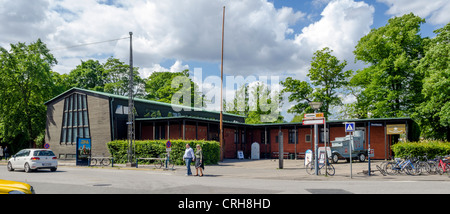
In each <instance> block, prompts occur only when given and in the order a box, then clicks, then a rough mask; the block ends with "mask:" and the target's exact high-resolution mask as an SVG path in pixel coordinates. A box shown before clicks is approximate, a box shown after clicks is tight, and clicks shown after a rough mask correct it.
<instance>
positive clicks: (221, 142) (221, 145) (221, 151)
mask: <svg viewBox="0 0 450 214" xmlns="http://www.w3.org/2000/svg"><path fill="white" fill-rule="evenodd" d="M224 31H225V6H223V17H222V60H221V64H220V136H219V141H220V161H223V155H224V154H223V146H224V143H223V43H224Z"/></svg>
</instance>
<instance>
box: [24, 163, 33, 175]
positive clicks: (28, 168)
mask: <svg viewBox="0 0 450 214" xmlns="http://www.w3.org/2000/svg"><path fill="white" fill-rule="evenodd" d="M23 168H24V169H25V172H26V173H28V172H31V168H30V164H28V163H25V166H24V167H23Z"/></svg>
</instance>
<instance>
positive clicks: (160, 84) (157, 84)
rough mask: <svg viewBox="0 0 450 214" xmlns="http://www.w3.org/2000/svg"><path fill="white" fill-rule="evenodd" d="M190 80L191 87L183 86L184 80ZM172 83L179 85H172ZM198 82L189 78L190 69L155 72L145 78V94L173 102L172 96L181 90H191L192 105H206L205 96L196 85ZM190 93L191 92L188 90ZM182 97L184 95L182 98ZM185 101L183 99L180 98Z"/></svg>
mask: <svg viewBox="0 0 450 214" xmlns="http://www.w3.org/2000/svg"><path fill="white" fill-rule="evenodd" d="M183 80H185V81H186V82H188V83H189V82H190V87H186V86H181V85H182V82H185V81H183ZM172 83H174V85H176V86H178V87H172ZM195 84H196V83H194V81H192V80H191V79H189V70H187V69H186V70H184V71H181V72H168V71H166V72H153V73H152V74H151V75H150V76H149V77H148V78H147V79H145V91H146V92H147V94H146V95H145V98H146V99H149V100H155V101H159V102H165V103H171V102H172V97H173V95H174V94H175V93H177V92H178V91H179V90H184V89H186V88H187V90H189V91H190V94H191V105H190V106H191V107H200V108H201V107H205V102H204V100H205V96H204V95H203V93H202V92H200V91H198V90H196V89H197V88H198V87H194V86H195ZM188 93H189V92H188ZM180 99H182V97H181V98H180ZM179 101H180V103H183V100H179Z"/></svg>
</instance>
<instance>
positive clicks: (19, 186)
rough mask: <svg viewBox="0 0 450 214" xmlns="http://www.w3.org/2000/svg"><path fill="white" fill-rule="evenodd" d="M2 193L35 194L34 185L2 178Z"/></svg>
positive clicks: (0, 182)
mask: <svg viewBox="0 0 450 214" xmlns="http://www.w3.org/2000/svg"><path fill="white" fill-rule="evenodd" d="M0 194H35V192H34V189H33V186H31V185H29V184H27V183H23V182H18V181H8V180H0Z"/></svg>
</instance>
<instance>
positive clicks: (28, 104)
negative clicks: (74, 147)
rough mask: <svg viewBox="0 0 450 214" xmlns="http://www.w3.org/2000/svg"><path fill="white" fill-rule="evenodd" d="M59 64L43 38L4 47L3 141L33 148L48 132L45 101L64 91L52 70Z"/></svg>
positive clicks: (0, 59)
mask: <svg viewBox="0 0 450 214" xmlns="http://www.w3.org/2000/svg"><path fill="white" fill-rule="evenodd" d="M56 63H57V61H56V59H55V58H54V57H53V55H52V54H51V53H50V51H49V50H48V49H47V47H46V45H45V44H44V43H43V42H42V41H41V40H40V39H38V40H37V41H36V42H34V43H31V44H29V45H26V44H25V43H20V42H19V43H18V44H11V49H10V50H9V51H8V50H6V49H5V48H3V47H0V88H1V90H0V140H1V141H2V142H3V143H8V144H12V146H11V147H10V148H11V149H12V150H18V149H21V148H24V147H30V146H31V144H32V142H33V140H34V139H36V138H37V137H38V136H39V135H41V134H42V133H43V132H44V129H45V123H46V117H45V115H46V108H45V105H44V102H45V101H47V100H49V99H51V98H52V97H53V96H54V95H55V93H61V92H59V91H58V90H57V89H56V88H57V87H55V83H54V82H53V79H54V78H57V76H58V75H57V74H56V73H55V72H52V71H51V67H52V66H53V65H55V64H56ZM40 139H41V140H42V137H40ZM41 143H42V142H41Z"/></svg>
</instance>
